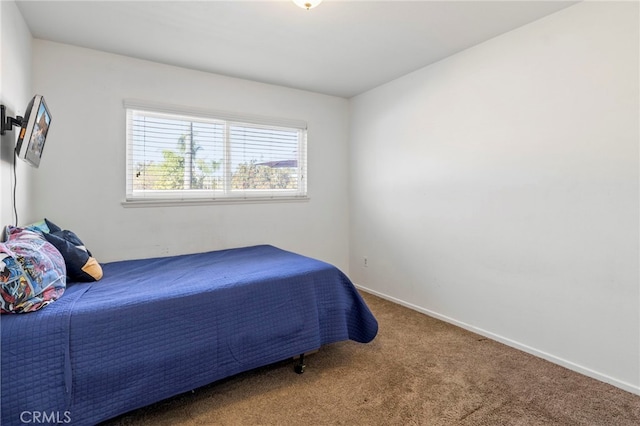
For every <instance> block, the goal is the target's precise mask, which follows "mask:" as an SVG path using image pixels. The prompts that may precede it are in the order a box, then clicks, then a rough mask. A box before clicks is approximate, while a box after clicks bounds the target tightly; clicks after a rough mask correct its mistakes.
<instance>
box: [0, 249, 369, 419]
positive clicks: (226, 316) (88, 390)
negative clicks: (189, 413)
mask: <svg viewBox="0 0 640 426" xmlns="http://www.w3.org/2000/svg"><path fill="white" fill-rule="evenodd" d="M103 271H104V278H103V279H102V280H101V281H98V282H96V283H92V284H80V283H78V284H73V285H70V286H69V287H68V288H67V290H66V292H65V293H64V295H63V296H62V297H61V298H60V299H59V300H58V301H56V302H55V303H52V304H51V305H49V306H47V307H46V308H44V309H42V310H40V311H37V312H33V313H28V314H22V315H2V316H1V317H0V321H1V322H0V334H1V342H2V346H1V350H2V358H1V361H2V371H1V374H2V375H1V381H2V404H1V407H0V408H1V410H2V417H1V418H2V422H1V423H2V425H14V424H22V423H40V424H42V423H47V422H48V423H53V424H74V425H76V424H77V425H90V424H95V423H97V422H100V421H102V420H106V419H109V418H112V417H115V416H117V415H119V414H122V413H124V412H127V411H130V410H133V409H135V408H139V407H142V406H145V405H149V404H151V403H153V402H156V401H159V400H161V399H164V398H168V397H170V396H173V395H176V394H179V393H181V392H185V391H188V390H190V389H194V388H196V387H199V386H203V385H205V384H208V383H211V382H213V381H215V380H219V379H222V378H224V377H228V376H231V375H233V374H236V373H239V372H242V371H246V370H249V369H252V368H256V367H259V366H263V365H267V364H271V363H274V362H277V361H280V360H283V359H287V358H289V357H292V356H294V355H297V354H300V353H303V352H307V351H311V350H313V349H317V348H319V347H320V346H322V345H325V344H328V343H332V342H337V341H342V340H348V339H350V340H354V341H357V342H362V343H366V342H369V341H371V340H372V339H373V338H374V337H375V335H376V333H377V330H378V324H377V322H376V320H375V318H374V317H373V315H372V314H371V312H370V311H369V309H368V308H367V306H366V305H365V303H364V301H363V300H362V298H361V297H360V295H359V294H358V293H357V291H356V289H355V288H354V286H353V284H352V283H351V282H350V281H349V279H348V278H347V277H346V276H345V275H344V274H343V273H342V272H340V271H339V270H338V269H336V268H335V267H333V266H331V265H329V264H327V263H324V262H321V261H318V260H314V259H311V258H307V257H304V256H300V255H297V254H294V253H290V252H287V251H283V250H280V249H278V248H275V247H272V246H256V247H247V248H240V249H231V250H223V251H215V252H208V253H199V254H191V255H184V256H173V257H166V258H155V259H141V260H129V261H122V262H113V263H107V264H104V265H103ZM294 378H295V377H293V376H292V379H294ZM36 417H37V419H38V420H39V421H38V422H35V421H34V419H35V418H36ZM42 420H47V422H43V421H42Z"/></svg>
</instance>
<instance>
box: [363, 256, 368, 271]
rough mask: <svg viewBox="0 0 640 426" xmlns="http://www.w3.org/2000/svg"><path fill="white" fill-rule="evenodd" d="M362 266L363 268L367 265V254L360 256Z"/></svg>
mask: <svg viewBox="0 0 640 426" xmlns="http://www.w3.org/2000/svg"><path fill="white" fill-rule="evenodd" d="M362 266H363V267H365V268H366V267H368V266H369V259H367V256H365V257H363V258H362Z"/></svg>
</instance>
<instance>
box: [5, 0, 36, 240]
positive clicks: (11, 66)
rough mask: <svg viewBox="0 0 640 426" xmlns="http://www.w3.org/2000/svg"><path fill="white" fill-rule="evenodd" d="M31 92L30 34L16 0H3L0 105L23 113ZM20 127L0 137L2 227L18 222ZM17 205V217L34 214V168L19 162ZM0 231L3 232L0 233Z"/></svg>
mask: <svg viewBox="0 0 640 426" xmlns="http://www.w3.org/2000/svg"><path fill="white" fill-rule="evenodd" d="M32 96H33V94H32V93H31V33H30V32H29V29H28V28H27V25H26V24H25V22H24V19H23V18H22V15H21V14H20V11H19V10H18V7H17V6H16V4H15V2H13V1H0V104H2V105H4V106H5V107H6V108H7V109H6V113H7V115H8V116H10V117H15V116H22V115H24V112H25V108H26V107H27V104H28V103H29V100H30V99H31V97H32ZM17 133H18V128H17V127H14V128H13V131H7V132H5V134H4V135H3V136H1V139H0V200H1V201H0V227H2V229H4V226H6V225H9V224H15V218H14V214H13V150H14V148H15V141H16V138H17ZM16 166H17V169H16V172H17V173H16V175H17V181H18V187H17V197H16V203H17V204H16V207H17V210H18V219H19V220H20V217H23V216H24V217H29V216H30V214H31V209H30V207H31V204H30V203H29V200H30V188H31V184H30V181H31V176H32V174H33V169H31V168H30V167H29V166H28V165H27V164H26V163H23V162H22V161H18V164H17V165H16ZM0 233H1V232H0Z"/></svg>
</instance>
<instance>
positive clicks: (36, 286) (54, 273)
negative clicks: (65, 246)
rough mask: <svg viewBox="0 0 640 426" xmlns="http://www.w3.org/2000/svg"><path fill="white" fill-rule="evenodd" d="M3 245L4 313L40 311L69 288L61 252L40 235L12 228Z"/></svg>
mask: <svg viewBox="0 0 640 426" xmlns="http://www.w3.org/2000/svg"><path fill="white" fill-rule="evenodd" d="M6 233H7V238H8V239H7V241H5V242H4V243H0V313H3V314H5V313H23V312H32V311H37V310H38V309H41V308H43V307H44V306H46V305H48V304H49V303H51V302H53V301H55V300H57V299H58V298H59V297H60V296H62V293H64V290H65V288H66V268H65V265H64V259H63V258H62V255H61V254H60V252H59V251H58V250H57V249H56V248H55V247H54V246H53V245H52V244H50V243H49V242H47V241H46V240H45V239H44V238H43V237H42V236H41V235H40V234H39V233H38V232H34V231H30V230H27V229H22V228H16V227H13V226H8V227H7V228H6Z"/></svg>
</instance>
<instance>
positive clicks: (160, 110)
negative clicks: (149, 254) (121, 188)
mask: <svg viewBox="0 0 640 426" xmlns="http://www.w3.org/2000/svg"><path fill="white" fill-rule="evenodd" d="M125 108H126V111H127V200H128V201H136V200H174V201H178V200H206V199H211V200H225V199H252V200H259V199H265V200H268V199H275V198H292V197H294V198H296V197H306V195H307V193H306V192H307V191H306V190H307V185H306V139H307V132H306V124H305V123H303V122H297V121H291V120H278V119H269V118H263V117H249V116H247V117H243V116H236V115H231V114H227V113H209V112H203V111H196V110H176V109H173V108H172V109H168V108H166V107H149V106H146V107H145V106H144V105H140V104H135V103H132V102H125Z"/></svg>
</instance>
